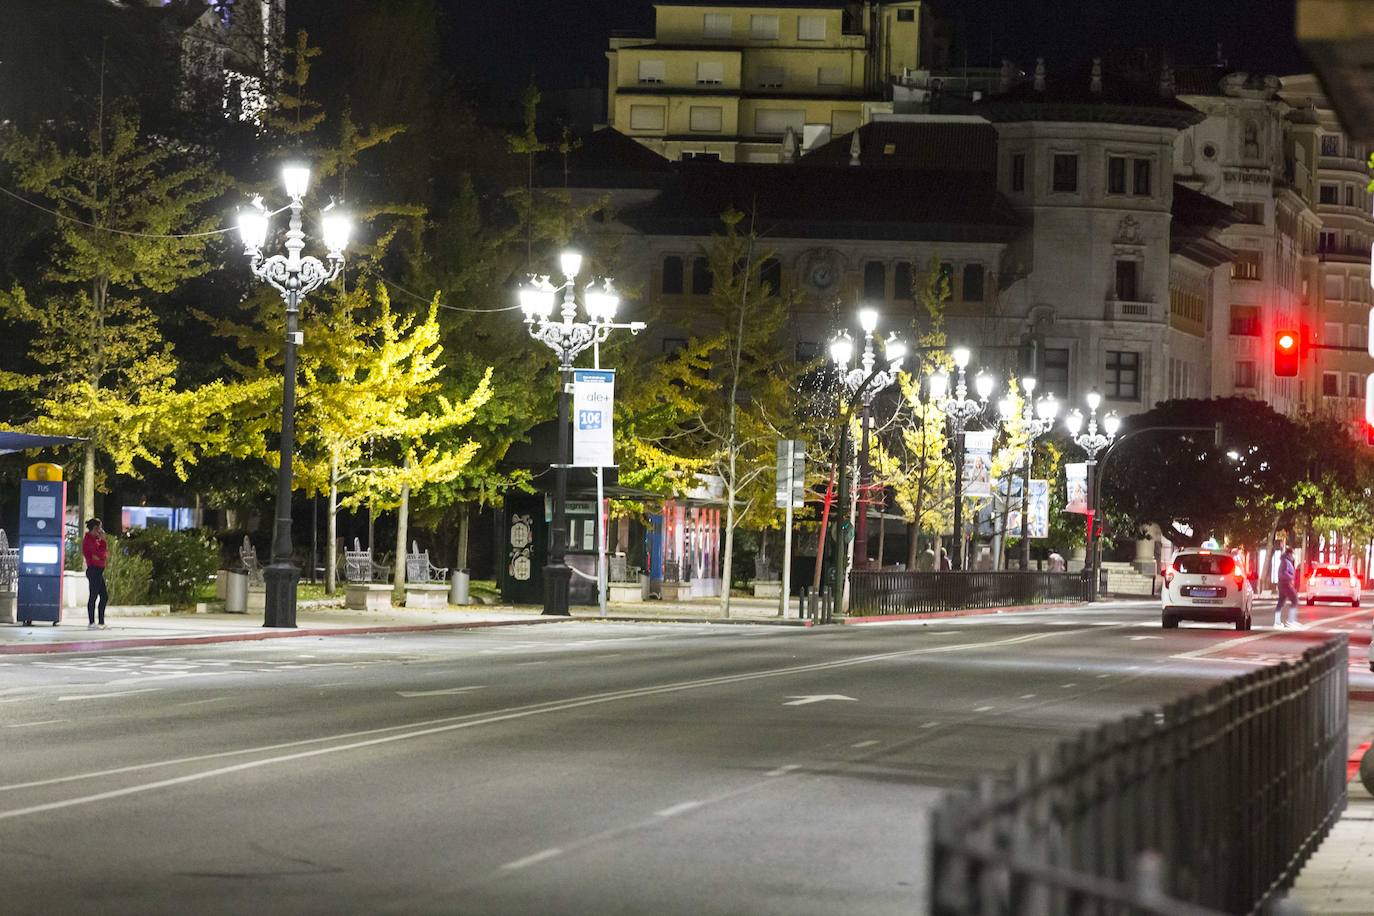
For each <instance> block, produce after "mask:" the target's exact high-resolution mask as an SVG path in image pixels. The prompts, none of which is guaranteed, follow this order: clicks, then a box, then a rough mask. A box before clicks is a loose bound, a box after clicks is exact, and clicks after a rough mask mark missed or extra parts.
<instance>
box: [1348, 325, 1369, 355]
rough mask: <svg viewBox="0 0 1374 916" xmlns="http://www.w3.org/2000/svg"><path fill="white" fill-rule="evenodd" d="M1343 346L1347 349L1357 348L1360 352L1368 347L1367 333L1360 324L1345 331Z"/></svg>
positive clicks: (1350, 326)
mask: <svg viewBox="0 0 1374 916" xmlns="http://www.w3.org/2000/svg"><path fill="white" fill-rule="evenodd" d="M1345 345H1346V346H1347V347H1359V348H1360V349H1361V350H1363V349H1365V348H1366V347H1368V345H1369V332H1368V331H1367V330H1366V329H1365V326H1364V325H1362V324H1352V325H1349V326H1348V327H1347V328H1346V329H1345Z"/></svg>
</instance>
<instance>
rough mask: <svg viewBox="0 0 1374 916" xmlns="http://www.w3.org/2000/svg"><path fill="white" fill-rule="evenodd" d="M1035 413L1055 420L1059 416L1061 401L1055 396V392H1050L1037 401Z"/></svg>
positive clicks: (1044, 418)
mask: <svg viewBox="0 0 1374 916" xmlns="http://www.w3.org/2000/svg"><path fill="white" fill-rule="evenodd" d="M1035 415H1036V416H1037V417H1039V418H1040V419H1042V420H1049V421H1053V420H1054V418H1055V417H1057V416H1059V401H1058V400H1057V399H1056V398H1055V396H1054V392H1050V393H1049V394H1047V395H1045V396H1044V397H1043V398H1041V399H1040V400H1038V401H1036V402H1035Z"/></svg>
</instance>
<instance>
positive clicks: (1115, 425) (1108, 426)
mask: <svg viewBox="0 0 1374 916" xmlns="http://www.w3.org/2000/svg"><path fill="white" fill-rule="evenodd" d="M1120 428H1121V418H1120V417H1118V416H1117V415H1116V412H1115V411H1112V412H1111V413H1109V414H1107V415H1106V416H1105V417H1103V418H1102V429H1103V430H1105V431H1106V433H1107V438H1108V439H1115V438H1116V431H1117V430H1118V429H1120Z"/></svg>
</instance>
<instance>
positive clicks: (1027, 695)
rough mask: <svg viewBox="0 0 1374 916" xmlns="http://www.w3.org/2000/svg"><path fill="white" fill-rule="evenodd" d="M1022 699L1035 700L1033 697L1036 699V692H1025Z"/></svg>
mask: <svg viewBox="0 0 1374 916" xmlns="http://www.w3.org/2000/svg"><path fill="white" fill-rule="evenodd" d="M1020 699H1022V700H1033V699H1035V694H1033V693H1023V694H1021V696H1020Z"/></svg>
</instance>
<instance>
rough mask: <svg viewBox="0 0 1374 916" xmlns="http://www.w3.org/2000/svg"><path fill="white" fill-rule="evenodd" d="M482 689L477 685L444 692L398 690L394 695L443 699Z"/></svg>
mask: <svg viewBox="0 0 1374 916" xmlns="http://www.w3.org/2000/svg"><path fill="white" fill-rule="evenodd" d="M482 689H483V688H482V687H481V686H480V685H478V686H473V687H449V688H447V689H444V690H398V691H396V695H397V696H401V697H443V696H451V695H453V694H455V693H467V692H468V691H469V690H482Z"/></svg>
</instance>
